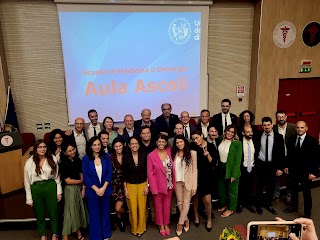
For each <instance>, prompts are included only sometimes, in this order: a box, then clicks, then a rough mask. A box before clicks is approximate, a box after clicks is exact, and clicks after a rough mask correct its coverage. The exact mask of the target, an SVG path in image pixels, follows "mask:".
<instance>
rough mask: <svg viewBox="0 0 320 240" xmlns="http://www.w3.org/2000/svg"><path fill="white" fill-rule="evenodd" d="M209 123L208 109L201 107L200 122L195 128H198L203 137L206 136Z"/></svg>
mask: <svg viewBox="0 0 320 240" xmlns="http://www.w3.org/2000/svg"><path fill="white" fill-rule="evenodd" d="M209 125H210V111H209V110H208V109H202V110H201V113H200V122H199V123H198V124H197V125H196V128H197V129H198V130H200V131H201V132H202V134H203V137H205V138H207V137H208V127H209Z"/></svg>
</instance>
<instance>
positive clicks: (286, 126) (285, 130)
mask: <svg viewBox="0 0 320 240" xmlns="http://www.w3.org/2000/svg"><path fill="white" fill-rule="evenodd" d="M276 118H277V122H278V124H276V125H274V126H273V131H274V132H277V133H280V134H281V135H282V136H283V139H284V148H285V160H287V145H288V143H289V139H290V138H292V137H293V136H295V135H296V125H295V124H293V123H287V115H286V112H285V111H281V110H280V111H277V112H276ZM285 178H286V180H287V181H286V182H287V187H286V192H287V203H288V204H289V203H290V202H291V192H290V189H289V178H288V177H287V176H285ZM279 197H280V185H279V178H276V181H275V189H274V196H273V199H274V200H276V199H279Z"/></svg>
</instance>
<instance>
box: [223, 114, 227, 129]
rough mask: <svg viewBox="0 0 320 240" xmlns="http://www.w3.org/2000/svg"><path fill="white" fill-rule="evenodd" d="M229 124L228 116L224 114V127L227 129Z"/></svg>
mask: <svg viewBox="0 0 320 240" xmlns="http://www.w3.org/2000/svg"><path fill="white" fill-rule="evenodd" d="M227 126H228V123H227V116H224V129H226V127H227Z"/></svg>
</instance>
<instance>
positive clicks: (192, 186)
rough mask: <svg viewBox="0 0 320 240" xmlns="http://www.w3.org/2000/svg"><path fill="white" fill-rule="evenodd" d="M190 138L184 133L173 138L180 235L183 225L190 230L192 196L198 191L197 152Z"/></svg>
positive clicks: (172, 154)
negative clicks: (189, 213) (189, 141)
mask: <svg viewBox="0 0 320 240" xmlns="http://www.w3.org/2000/svg"><path fill="white" fill-rule="evenodd" d="M188 145H189V144H188V140H187V139H186V138H185V137H184V136H183V135H177V136H176V137H175V138H174V140H173V146H172V152H171V156H172V159H174V166H175V170H176V182H177V185H176V196H177V202H178V208H179V212H180V217H179V222H178V224H177V230H176V232H177V235H178V237H179V236H180V235H181V234H182V227H184V230H185V231H186V232H188V230H189V219H188V212H189V208H190V200H191V197H192V196H194V195H195V194H196V192H197V177H198V169H197V152H196V151H193V150H191V151H190V149H189V146H188Z"/></svg>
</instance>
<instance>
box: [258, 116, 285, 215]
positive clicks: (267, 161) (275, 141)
mask: <svg viewBox="0 0 320 240" xmlns="http://www.w3.org/2000/svg"><path fill="white" fill-rule="evenodd" d="M262 127H263V132H260V133H259V134H258V139H257V142H258V144H257V148H255V158H254V159H255V168H256V171H257V189H256V195H257V201H256V206H257V208H256V209H257V213H258V214H259V215H262V206H265V208H266V209H267V210H268V211H269V212H270V213H272V214H274V215H277V212H276V211H275V210H274V209H273V208H272V197H273V193H274V182H275V178H276V176H281V175H282V170H283V165H284V141H283V137H282V135H280V134H279V133H275V132H273V130H272V119H271V118H270V117H263V118H262ZM264 189H266V197H263V190H264Z"/></svg>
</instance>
